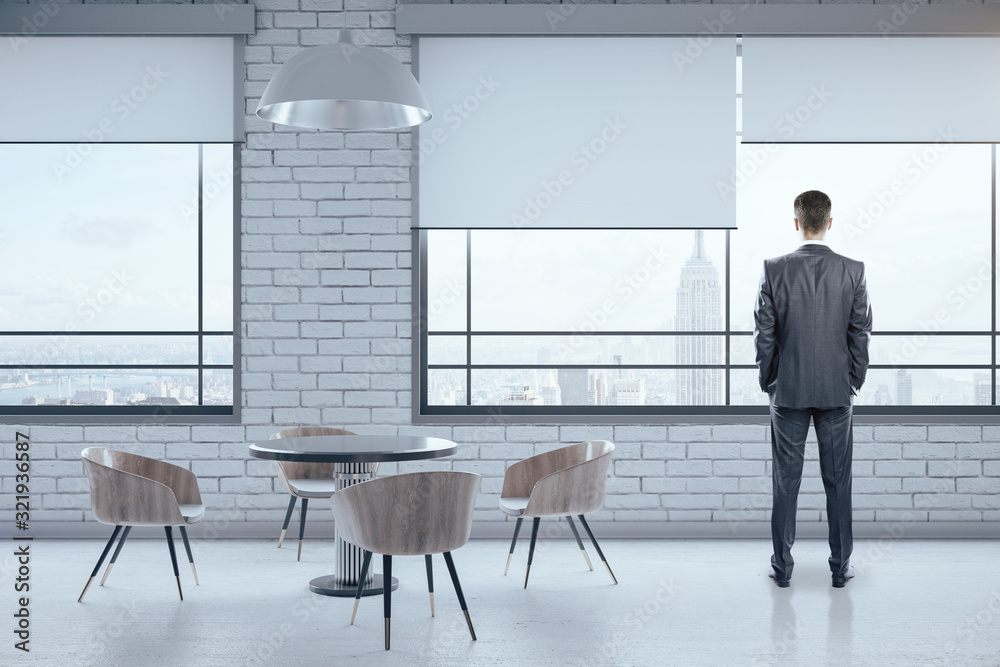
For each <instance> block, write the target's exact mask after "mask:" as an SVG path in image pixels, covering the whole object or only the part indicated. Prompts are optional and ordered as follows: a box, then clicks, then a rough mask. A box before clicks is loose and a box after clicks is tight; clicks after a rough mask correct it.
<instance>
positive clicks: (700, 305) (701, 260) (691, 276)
mask: <svg viewBox="0 0 1000 667" xmlns="http://www.w3.org/2000/svg"><path fill="white" fill-rule="evenodd" d="M675 326H676V329H677V331H719V332H720V333H721V331H722V285H721V283H720V282H719V271H718V269H717V268H716V267H715V265H714V264H712V262H710V261H709V260H708V258H707V257H706V256H705V233H704V232H703V231H702V230H700V229H699V230H696V231H695V233H694V252H693V253H692V255H691V258H690V259H688V261H687V262H686V263H685V264H684V267H683V268H682V269H681V279H680V286H679V287H678V288H677V317H676V318H675ZM722 344H723V337H722V336H721V335H719V336H678V337H677V342H676V349H677V363H678V364H721V363H722V362H723V355H722ZM724 388H725V380H724V376H723V371H722V369H697V368H681V369H678V370H677V404H678V405H721V404H723V403H724V402H725V401H724V399H723V391H724Z"/></svg>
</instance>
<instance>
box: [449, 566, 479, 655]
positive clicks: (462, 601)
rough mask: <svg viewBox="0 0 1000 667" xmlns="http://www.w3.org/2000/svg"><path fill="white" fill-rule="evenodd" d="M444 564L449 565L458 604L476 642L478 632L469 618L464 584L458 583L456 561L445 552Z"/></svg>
mask: <svg viewBox="0 0 1000 667" xmlns="http://www.w3.org/2000/svg"><path fill="white" fill-rule="evenodd" d="M444 562H445V564H447V565H448V574H450V575H451V583H452V584H453V585H454V586H455V594H456V595H457V596H458V604H459V605H461V607H462V613H464V614H465V624H466V625H468V626H469V634H470V635H472V641H475V640H476V630H475V628H473V627H472V619H471V618H470V617H469V607H468V606H467V605H466V604H465V596H464V595H462V584H460V583H459V581H458V572H456V571H455V561H453V560H452V559H451V552H450V551H445V552H444Z"/></svg>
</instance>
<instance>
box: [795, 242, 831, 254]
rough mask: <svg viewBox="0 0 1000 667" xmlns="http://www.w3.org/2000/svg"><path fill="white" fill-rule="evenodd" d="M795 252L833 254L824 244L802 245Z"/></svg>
mask: <svg viewBox="0 0 1000 667" xmlns="http://www.w3.org/2000/svg"><path fill="white" fill-rule="evenodd" d="M795 252H833V250H831V249H830V246H828V245H826V244H825V243H803V244H802V245H800V246H799V247H798V248H797V249H796V250H795Z"/></svg>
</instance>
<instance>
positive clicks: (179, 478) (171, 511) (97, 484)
mask: <svg viewBox="0 0 1000 667" xmlns="http://www.w3.org/2000/svg"><path fill="white" fill-rule="evenodd" d="M81 456H82V457H83V465H84V468H85V469H86V471H87V477H88V479H89V480H90V509H91V511H92V512H93V513H94V518H95V519H97V520H98V521H100V522H101V523H106V524H110V525H112V526H114V527H115V530H114V532H113V533H111V539H110V540H108V543H107V545H105V547H104V551H103V552H102V553H101V557H100V559H99V560H98V561H97V565H95V566H94V571H93V572H91V573H90V579H88V580H87V585H86V586H84V587H83V592H82V593H80V597H79V599H78V600H77V602H83V596H84V595H86V594H87V589H88V588H90V584H91V583H92V582H93V581H94V577H96V576H97V572H98V570H100V569H101V564H102V563H104V559H105V558H106V557H107V555H108V551H110V550H111V545H112V544H114V541H115V538H117V537H118V533H119V532H121V533H122V535H121V540H119V541H118V546H117V548H115V553H114V555H113V556H112V557H111V562H110V563H108V569H107V570H106V571H105V572H104V578H103V579H101V586H103V585H104V582H105V581H107V579H108V575H109V574H111V568H112V566H114V564H115V561H117V560H118V554H119V553H121V550H122V546H124V544H125V540H126V539H127V538H128V534H129V531H131V530H132V526H163V528H164V531H165V532H166V534H167V547H168V548H169V549H170V562H171V564H172V565H173V566H174V577H175V578H176V579H177V592H178V593H179V594H180V596H181V600H183V599H184V591H182V590H181V577H180V572H178V570H177V554H176V553H175V552H174V536H173V532H172V530H171V527H172V526H179V527H180V533H181V538H183V540H184V549H185V550H186V551H187V557H188V562H189V563H191V572H192V573H194V582H195V584H196V585H197V584H198V571H197V570H196V569H195V567H194V557H193V556H192V555H191V545H190V543H189V542H188V537H187V530H185V528H184V527H185V526H186V525H188V524H192V523H198V522H199V521H201V520H202V519H203V518H205V506H204V505H202V504H201V494H200V493H199V492H198V480H197V479H196V478H195V476H194V473H192V472H191V471H190V470H187V469H185V468H181V467H180V466H175V465H173V464H172V463H166V462H164V461H158V460H156V459H151V458H147V457H145V456H139V455H137V454H128V453H126V452H118V451H115V450H113V449H105V448H103V447H88V448H87V449H85V450H83V452H82V453H81ZM123 527H124V529H125V530H124V532H122V528H123Z"/></svg>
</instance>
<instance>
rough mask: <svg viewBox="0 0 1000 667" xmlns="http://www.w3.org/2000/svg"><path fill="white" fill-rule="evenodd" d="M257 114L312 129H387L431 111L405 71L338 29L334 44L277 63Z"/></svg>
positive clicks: (423, 119)
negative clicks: (281, 63)
mask: <svg viewBox="0 0 1000 667" xmlns="http://www.w3.org/2000/svg"><path fill="white" fill-rule="evenodd" d="M257 115H258V116H260V117H261V118H263V119H264V120H269V121H271V122H272V123H280V124H281V125H292V126H295V127H308V128H313V129H317V130H391V129H403V128H407V127H413V126H414V125H420V124H421V123H425V122H427V121H428V120H430V119H431V115H432V114H431V111H430V105H429V104H428V103H427V98H426V97H424V93H423V91H422V90H421V89H420V85H419V84H418V83H417V80H416V79H415V78H413V74H411V73H410V70H408V69H407V68H406V67H404V66H403V64H402V63H401V62H399V61H398V60H396V59H395V58H393V57H392V56H390V55H389V54H387V53H384V52H382V51H380V50H378V49H374V48H371V47H368V46H361V45H358V44H355V43H354V40H353V39H352V37H351V31H350V30H341V31H340V40H339V41H338V42H337V43H336V44H328V45H324V46H314V47H312V48H310V49H306V50H305V51H303V52H302V53H299V54H297V55H295V56H294V57H292V58H291V59H290V60H289V61H288V62H286V63H285V64H284V65H282V66H281V68H280V69H279V70H278V72H277V73H276V74H275V75H274V78H272V79H271V82H270V83H268V84H267V88H266V89H264V94H263V95H261V98H260V104H258V105H257Z"/></svg>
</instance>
